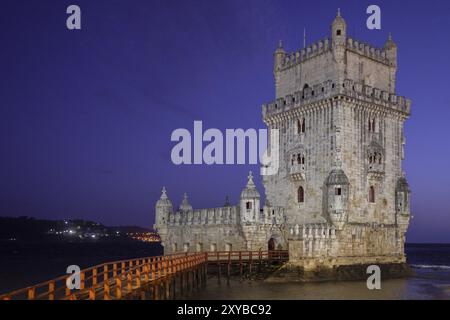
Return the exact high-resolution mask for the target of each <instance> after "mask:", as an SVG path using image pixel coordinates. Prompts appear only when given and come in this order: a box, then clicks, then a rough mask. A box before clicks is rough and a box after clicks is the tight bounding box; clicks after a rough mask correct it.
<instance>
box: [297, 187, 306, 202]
mask: <svg viewBox="0 0 450 320" xmlns="http://www.w3.org/2000/svg"><path fill="white" fill-rule="evenodd" d="M297 201H298V202H299V203H302V202H305V191H304V190H303V187H302V186H300V187H298V190H297Z"/></svg>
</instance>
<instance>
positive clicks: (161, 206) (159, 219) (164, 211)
mask: <svg viewBox="0 0 450 320" xmlns="http://www.w3.org/2000/svg"><path fill="white" fill-rule="evenodd" d="M155 212H156V215H155V226H154V228H155V229H160V228H161V227H163V226H166V225H167V223H168V222H169V215H171V214H172V213H173V206H172V202H171V201H170V200H169V197H168V196H167V192H166V188H165V187H163V189H162V194H161V197H160V198H159V200H158V201H157V202H156V206H155Z"/></svg>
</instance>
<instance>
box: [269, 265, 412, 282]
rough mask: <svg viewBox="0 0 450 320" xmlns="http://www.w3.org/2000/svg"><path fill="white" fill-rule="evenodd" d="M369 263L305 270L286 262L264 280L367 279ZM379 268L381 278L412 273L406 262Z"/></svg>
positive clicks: (402, 276) (405, 275)
mask: <svg viewBox="0 0 450 320" xmlns="http://www.w3.org/2000/svg"><path fill="white" fill-rule="evenodd" d="M369 265H370V264H357V265H342V266H335V267H332V268H327V267H320V268H317V269H314V270H305V269H304V268H303V267H301V266H296V265H291V264H289V263H288V264H286V265H283V266H282V267H280V268H279V269H278V270H276V271H275V272H273V273H272V274H271V275H270V276H269V277H268V278H267V279H266V280H265V281H266V282H272V283H275V282H313V281H352V280H367V278H368V277H369V275H370V274H367V273H366V271H367V267H368V266H369ZM377 265H378V266H379V267H380V269H381V279H394V278H405V277H410V276H413V275H414V273H413V271H412V270H411V268H410V267H409V266H408V264H406V263H387V264H377Z"/></svg>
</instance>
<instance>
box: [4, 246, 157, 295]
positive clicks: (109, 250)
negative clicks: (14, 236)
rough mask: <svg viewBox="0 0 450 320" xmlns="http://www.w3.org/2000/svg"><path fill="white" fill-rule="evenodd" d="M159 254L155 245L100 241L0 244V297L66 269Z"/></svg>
mask: <svg viewBox="0 0 450 320" xmlns="http://www.w3.org/2000/svg"><path fill="white" fill-rule="evenodd" d="M161 254H162V247H161V245H160V244H159V243H145V242H139V241H134V240H130V241H124V240H121V241H103V242H84V243H67V242H53V243H41V242H37V243H30V242H19V241H1V242H0V262H1V263H0V294H1V293H5V292H10V291H12V290H16V289H19V288H24V287H27V286H30V285H34V284H37V283H40V282H44V281H47V280H50V279H53V278H56V277H58V276H61V275H64V274H65V273H66V269H67V266H69V265H78V266H80V268H82V269H83V268H87V267H91V266H94V265H97V264H101V263H104V262H109V261H117V260H124V259H132V258H140V257H149V256H155V255H161Z"/></svg>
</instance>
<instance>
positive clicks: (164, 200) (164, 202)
mask: <svg viewBox="0 0 450 320" xmlns="http://www.w3.org/2000/svg"><path fill="white" fill-rule="evenodd" d="M156 206H157V207H170V208H172V202H171V201H170V200H169V197H168V196H167V191H166V188H165V187H163V189H162V194H161V197H160V198H159V200H158V201H157V202H156Z"/></svg>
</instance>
